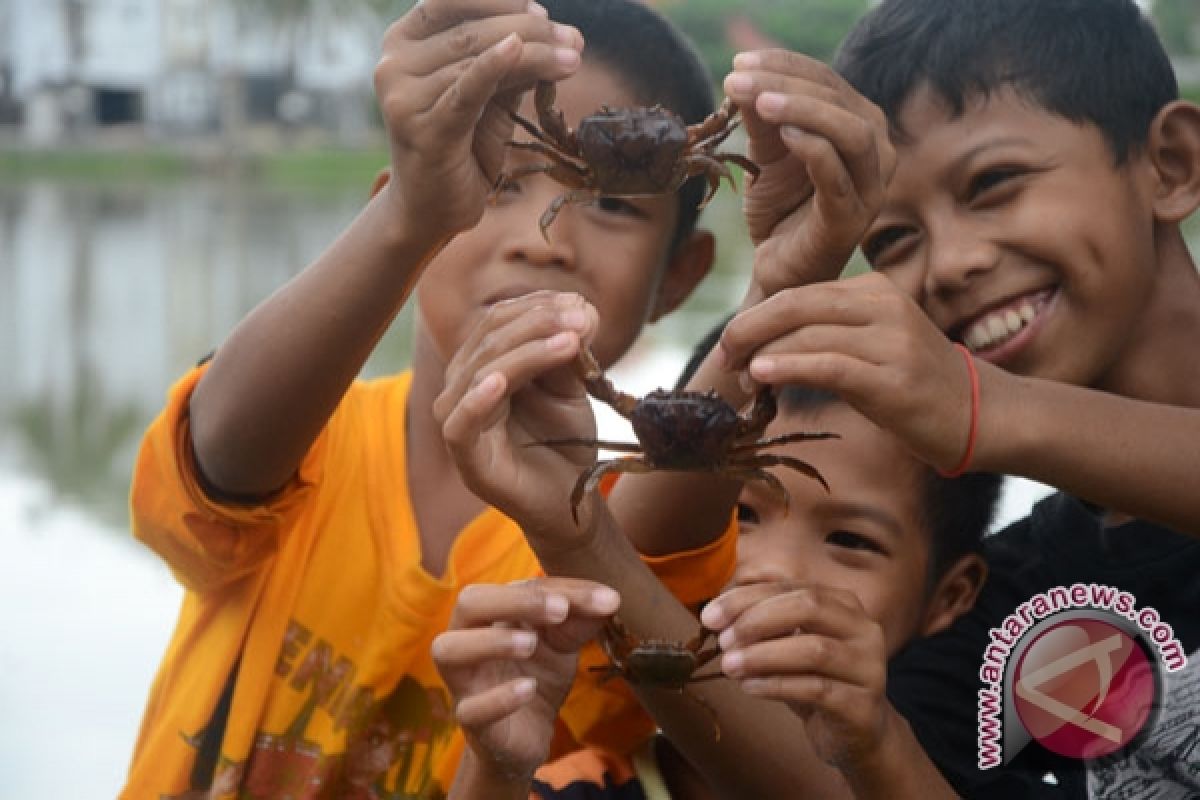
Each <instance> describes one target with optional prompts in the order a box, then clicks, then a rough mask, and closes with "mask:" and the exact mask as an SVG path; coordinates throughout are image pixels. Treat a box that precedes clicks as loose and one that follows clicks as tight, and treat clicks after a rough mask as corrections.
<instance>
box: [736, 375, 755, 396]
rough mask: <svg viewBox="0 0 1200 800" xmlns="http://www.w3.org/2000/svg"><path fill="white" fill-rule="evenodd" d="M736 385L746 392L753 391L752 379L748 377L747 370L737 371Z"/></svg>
mask: <svg viewBox="0 0 1200 800" xmlns="http://www.w3.org/2000/svg"><path fill="white" fill-rule="evenodd" d="M738 386H740V387H742V391H743V392H746V393H747V394H751V393H753V392H754V379H753V378H751V377H750V373H749V372H739V373H738Z"/></svg>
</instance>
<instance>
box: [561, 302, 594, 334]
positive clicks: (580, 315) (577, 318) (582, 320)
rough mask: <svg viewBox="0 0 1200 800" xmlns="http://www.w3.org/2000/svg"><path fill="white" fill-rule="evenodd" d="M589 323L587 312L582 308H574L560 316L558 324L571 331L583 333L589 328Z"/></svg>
mask: <svg viewBox="0 0 1200 800" xmlns="http://www.w3.org/2000/svg"><path fill="white" fill-rule="evenodd" d="M587 322H588V316H587V312H586V311H584V310H583V309H582V308H572V309H569V310H567V311H562V312H560V313H559V315H558V324H559V325H561V326H563V327H564V328H570V329H571V330H576V331H581V330H583V329H584V328H586V327H587Z"/></svg>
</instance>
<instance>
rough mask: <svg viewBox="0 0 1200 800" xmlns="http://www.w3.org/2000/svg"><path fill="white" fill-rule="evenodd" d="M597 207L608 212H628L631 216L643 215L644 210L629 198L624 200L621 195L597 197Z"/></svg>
mask: <svg viewBox="0 0 1200 800" xmlns="http://www.w3.org/2000/svg"><path fill="white" fill-rule="evenodd" d="M595 206H596V208H598V209H600V210H601V211H603V212H605V213H607V214H628V215H629V216H635V217H640V216H643V213H642V210H641V209H640V208H638V207H637V206H635V205H634V204H633V203H631V202H629V201H628V200H623V199H621V198H620V197H597V198H596V201H595Z"/></svg>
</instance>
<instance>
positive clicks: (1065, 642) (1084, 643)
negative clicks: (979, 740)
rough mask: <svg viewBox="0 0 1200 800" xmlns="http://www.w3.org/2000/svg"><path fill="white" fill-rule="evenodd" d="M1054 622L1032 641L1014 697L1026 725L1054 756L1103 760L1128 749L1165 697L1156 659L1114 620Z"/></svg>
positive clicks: (1016, 675)
mask: <svg viewBox="0 0 1200 800" xmlns="http://www.w3.org/2000/svg"><path fill="white" fill-rule="evenodd" d="M1070 616H1071V617H1073V618H1071V619H1065V620H1061V621H1057V620H1056V621H1054V624H1052V625H1050V626H1049V627H1047V628H1044V629H1043V630H1040V631H1038V632H1037V633H1036V634H1035V635H1034V636H1032V637H1031V638H1030V642H1029V646H1028V647H1027V648H1025V651H1024V652H1023V653H1022V654H1021V656H1020V658H1019V659H1018V660H1017V662H1016V665H1015V668H1014V669H1013V671H1012V677H1011V682H1010V683H1009V687H1008V689H1009V692H1010V693H1011V698H1012V703H1013V707H1014V708H1015V710H1016V713H1017V716H1018V717H1019V719H1020V721H1021V726H1022V727H1023V728H1025V731H1026V732H1027V733H1028V734H1029V736H1030V737H1032V738H1033V739H1034V740H1035V741H1037V742H1038V743H1039V744H1041V745H1042V746H1043V747H1045V748H1046V749H1048V750H1051V751H1053V752H1055V753H1058V754H1059V755H1064V756H1069V757H1071V758H1080V759H1090V758H1099V757H1100V756H1105V755H1108V754H1109V753H1112V752H1115V751H1117V750H1120V749H1122V748H1124V747H1126V746H1128V745H1129V744H1130V743H1131V742H1132V741H1133V740H1134V739H1135V738H1136V737H1137V736H1138V734H1140V733H1141V732H1142V731H1143V730H1144V729H1145V728H1146V724H1147V722H1149V720H1150V719H1151V716H1152V714H1153V712H1154V710H1155V709H1156V708H1157V707H1158V701H1159V697H1160V694H1161V679H1160V677H1159V674H1158V667H1157V664H1156V662H1155V660H1154V659H1153V658H1152V657H1151V655H1150V654H1149V653H1148V652H1147V650H1146V647H1145V645H1144V644H1143V642H1142V640H1141V638H1140V637H1138V636H1137V635H1135V634H1130V633H1129V632H1127V631H1126V630H1124V629H1123V628H1122V627H1120V626H1119V625H1118V624H1116V623H1115V621H1114V620H1112V619H1105V618H1104V617H1108V616H1110V615H1108V614H1103V613H1097V614H1095V615H1094V616H1093V615H1092V614H1089V613H1088V612H1080V613H1078V614H1071V615H1070Z"/></svg>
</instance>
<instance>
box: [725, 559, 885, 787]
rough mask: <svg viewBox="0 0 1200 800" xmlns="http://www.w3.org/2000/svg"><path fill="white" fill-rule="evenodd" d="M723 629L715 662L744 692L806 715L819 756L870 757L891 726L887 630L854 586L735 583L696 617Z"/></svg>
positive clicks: (836, 760) (840, 763)
mask: <svg viewBox="0 0 1200 800" xmlns="http://www.w3.org/2000/svg"><path fill="white" fill-rule="evenodd" d="M701 620H702V621H703V622H704V624H705V625H706V626H707V627H709V628H711V629H713V630H716V631H720V636H719V637H718V642H719V643H720V645H721V649H722V650H724V651H725V654H724V655H723V656H722V657H721V668H722V669H723V670H724V672H725V674H726V675H728V676H729V677H730V678H732V679H734V680H736V681H738V682H739V683H740V685H741V688H742V690H743V691H745V692H746V693H748V694H753V695H758V696H760V697H768V698H771V699H774V700H781V701H783V702H785V703H787V704H788V705H789V706H790V707H791V708H792V709H793V710H794V711H795V712H796V713H797V714H799V715H800V716H802V717H804V719H805V722H806V724H807V727H808V732H809V736H810V738H811V741H812V743H813V746H814V747H815V748H816V750H817V752H818V753H819V754H820V755H821V757H822V758H824V759H825V760H826V761H827V762H829V763H831V764H833V765H834V766H837V767H840V768H842V769H855V768H859V767H861V766H863V765H864V764H866V763H869V762H870V760H871V759H872V758H873V757H875V756H876V755H877V754H878V752H879V750H880V747H881V745H882V744H883V739H884V736H885V734H886V732H887V730H888V723H889V718H890V715H889V710H890V708H891V707H890V705H889V704H888V702H887V697H886V694H885V688H886V685H887V652H886V646H885V643H884V637H883V629H882V628H881V627H880V626H879V624H878V623H876V622H875V621H874V620H872V619H870V618H869V617H868V616H867V614H866V612H865V611H864V610H863V607H862V604H861V603H860V602H859V600H858V598H857V597H856V596H855V595H854V594H852V593H851V592H848V591H845V590H842V589H832V588H828V587H822V586H800V585H797V584H793V583H788V582H785V581H770V582H763V583H755V584H749V585H745V586H738V587H735V588H733V589H730V590H728V591H726V592H725V593H724V594H722V595H720V596H718V597H717V598H716V599H714V600H713V601H712V602H711V603H709V604H708V606H707V607H706V608H705V609H704V613H703V614H702V615H701Z"/></svg>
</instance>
